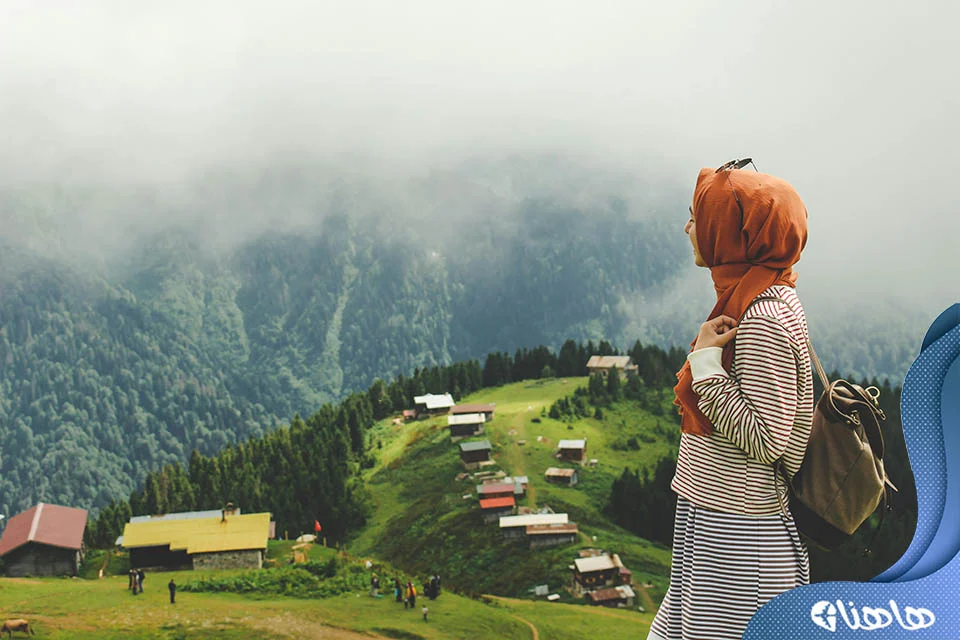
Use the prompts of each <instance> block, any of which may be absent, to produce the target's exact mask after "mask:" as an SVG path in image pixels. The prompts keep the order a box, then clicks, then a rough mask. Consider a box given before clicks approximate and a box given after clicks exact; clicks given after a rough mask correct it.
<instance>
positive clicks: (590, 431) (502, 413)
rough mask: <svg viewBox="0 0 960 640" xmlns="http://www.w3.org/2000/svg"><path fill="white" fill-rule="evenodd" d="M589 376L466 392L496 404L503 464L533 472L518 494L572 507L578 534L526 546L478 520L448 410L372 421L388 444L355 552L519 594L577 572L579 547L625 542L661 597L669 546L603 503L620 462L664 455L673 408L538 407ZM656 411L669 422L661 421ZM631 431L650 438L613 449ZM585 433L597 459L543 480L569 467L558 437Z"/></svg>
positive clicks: (631, 561) (640, 462) (646, 461)
mask: <svg viewBox="0 0 960 640" xmlns="http://www.w3.org/2000/svg"><path fill="white" fill-rule="evenodd" d="M583 384H586V379H585V378H572V379H567V380H548V381H532V382H522V383H516V384H512V385H507V386H504V387H501V388H498V389H492V390H491V389H487V390H483V391H481V392H478V393H476V394H473V395H472V396H470V397H467V398H464V399H463V402H495V403H496V405H497V409H496V417H495V418H494V420H493V421H492V422H490V423H488V424H487V425H486V433H485V436H484V437H487V438H489V439H490V441H491V443H492V444H493V446H494V458H495V459H496V460H497V462H498V464H499V467H498V468H500V469H502V470H504V471H505V472H507V473H508V474H511V475H523V474H525V475H528V476H529V477H530V482H531V490H530V494H529V496H528V497H527V498H526V499H524V500H521V501H520V504H522V505H531V504H532V503H533V502H535V503H536V505H537V506H545V505H549V506H550V507H552V508H553V509H554V510H555V511H557V512H562V511H566V512H568V513H570V516H571V519H572V520H573V521H575V522H577V523H579V524H580V529H581V532H582V533H583V535H582V536H581V543H582V544H580V545H576V546H566V547H559V548H553V549H544V550H537V551H530V550H528V549H527V547H526V546H525V545H523V544H522V543H519V542H518V543H512V544H507V543H504V542H503V541H502V540H501V539H500V536H499V530H498V528H497V526H496V525H495V524H490V525H487V524H484V523H483V521H482V520H481V518H480V515H479V507H478V505H477V503H476V499H475V497H471V498H469V499H464V498H463V497H462V496H464V495H467V494H473V493H474V492H475V482H473V481H471V480H469V479H468V480H464V481H461V482H459V483H458V482H457V481H456V480H455V477H456V475H457V474H458V473H460V472H462V471H463V469H462V468H461V466H460V464H459V458H458V453H457V446H456V445H455V444H453V443H451V442H450V438H449V435H448V433H447V430H446V428H445V425H446V417H445V416H442V417H440V418H433V419H429V420H424V421H419V422H415V423H411V424H407V425H403V426H397V425H393V424H392V422H391V421H389V420H388V421H385V422H384V423H382V424H380V425H378V427H377V428H376V429H375V431H374V434H373V436H374V439H375V441H379V442H380V443H381V445H382V448H381V449H380V450H379V462H378V465H377V466H376V467H374V468H373V469H371V470H370V471H369V473H368V486H369V487H370V489H371V491H372V493H373V495H374V497H375V500H376V503H377V509H376V512H375V514H374V515H373V517H372V518H371V521H370V523H369V524H368V526H367V527H366V528H365V529H364V531H362V532H361V533H360V534H359V535H358V536H357V537H356V539H355V540H353V541H352V543H351V548H350V550H351V552H353V553H365V554H369V555H371V556H377V557H383V558H385V559H388V560H389V561H391V562H393V563H394V564H396V565H398V566H400V567H403V568H404V569H405V570H408V571H411V572H412V573H417V574H420V575H427V574H428V573H429V572H432V571H439V572H440V573H441V575H442V576H443V577H444V580H445V582H446V583H448V584H451V585H456V586H457V588H458V589H460V590H463V591H466V592H470V593H496V594H502V595H511V596H523V595H525V594H527V593H528V592H529V590H530V589H531V588H532V587H533V586H534V585H537V584H544V583H546V584H548V585H549V586H550V588H551V590H554V591H559V590H562V588H563V587H564V586H566V585H568V584H569V583H570V571H569V570H568V568H567V567H568V565H569V564H570V562H571V561H572V559H573V558H574V557H575V554H576V550H577V549H578V548H585V547H588V546H598V547H601V548H604V549H607V550H610V551H615V552H618V553H620V555H621V557H622V558H623V559H624V562H625V563H626V564H627V566H628V567H630V568H631V569H632V570H633V571H634V574H635V575H634V577H635V582H637V583H642V582H647V581H650V582H652V583H653V585H654V588H652V589H650V596H651V597H652V599H653V600H654V601H657V602H659V600H660V599H661V598H662V596H663V593H664V591H665V589H666V586H667V582H668V580H667V575H668V567H669V561H670V556H669V551H668V550H667V549H665V548H663V547H661V546H659V545H653V544H651V543H649V542H647V541H646V540H643V539H641V538H638V537H636V536H634V535H632V534H630V533H628V532H626V531H624V530H623V529H620V528H619V527H616V526H614V525H612V524H611V523H610V522H609V520H608V519H607V518H606V517H605V516H604V514H603V513H602V508H603V505H604V504H605V503H606V500H607V497H608V494H609V491H610V486H611V483H612V481H613V479H614V478H615V477H616V476H617V475H619V474H620V473H621V472H622V471H623V468H624V467H626V466H629V467H631V468H636V467H644V466H649V467H650V468H651V469H652V467H653V465H654V464H655V463H656V461H657V460H658V459H659V458H660V457H661V456H662V455H665V454H667V452H668V451H669V450H670V445H669V444H668V443H667V441H666V439H665V438H664V437H663V436H662V432H663V431H664V429H669V428H673V427H672V426H671V425H668V424H667V419H664V418H659V419H658V418H657V417H656V416H653V415H650V414H648V413H646V412H643V411H642V410H640V409H639V408H638V407H636V406H632V405H627V404H621V405H618V406H617V407H614V408H613V409H611V410H608V411H606V413H605V415H604V420H602V421H598V420H595V419H593V418H589V419H583V420H576V421H572V422H571V421H556V420H551V419H549V418H546V417H543V416H542V415H541V412H542V409H544V408H549V406H550V405H551V404H552V403H553V402H554V401H555V400H556V399H558V398H560V397H563V396H565V395H569V394H571V393H573V390H574V389H575V388H576V387H577V386H580V385H583ZM664 402H667V401H666V400H665V401H664ZM535 419H537V420H539V422H534V420H535ZM658 421H660V422H661V423H663V426H661V427H660V428H659V429H658V427H657V423H658ZM570 427H572V428H570ZM629 435H637V436H642V437H644V438H645V439H646V440H651V441H652V442H649V443H644V444H643V445H642V446H641V447H640V449H639V450H637V451H617V450H614V449H613V448H611V445H612V444H613V443H614V442H615V441H617V440H623V439H625V437H626V436H629ZM538 436H541V437H542V442H537V437H538ZM584 437H585V438H587V439H588V444H587V452H588V457H590V458H597V459H598V460H599V464H598V465H597V467H596V469H582V470H581V471H580V477H581V482H580V484H579V485H578V486H576V487H573V488H567V487H558V486H556V485H552V484H548V483H547V482H546V481H545V480H544V478H543V472H544V470H545V469H546V468H547V467H549V466H564V465H563V464H562V463H559V462H558V461H557V460H555V459H554V458H553V453H554V451H555V447H556V443H557V441H558V440H560V439H563V438H584ZM519 440H526V444H525V445H520V444H518V441H519ZM593 536H596V542H593V540H592V537H593ZM588 543H589V544H588ZM647 602H648V603H649V600H648V601H647Z"/></svg>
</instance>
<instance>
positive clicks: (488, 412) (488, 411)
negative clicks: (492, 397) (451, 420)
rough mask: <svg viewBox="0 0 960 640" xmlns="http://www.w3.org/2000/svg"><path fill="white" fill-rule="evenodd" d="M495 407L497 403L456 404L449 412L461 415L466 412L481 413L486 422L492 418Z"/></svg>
mask: <svg viewBox="0 0 960 640" xmlns="http://www.w3.org/2000/svg"><path fill="white" fill-rule="evenodd" d="M496 408H497V404H496V403H495V402H494V403H490V404H458V405H456V406H454V407H453V408H452V409H450V413H452V414H453V415H455V416H456V415H463V414H467V413H482V414H483V417H484V418H485V419H486V421H487V422H490V421H491V420H493V412H494V409H496Z"/></svg>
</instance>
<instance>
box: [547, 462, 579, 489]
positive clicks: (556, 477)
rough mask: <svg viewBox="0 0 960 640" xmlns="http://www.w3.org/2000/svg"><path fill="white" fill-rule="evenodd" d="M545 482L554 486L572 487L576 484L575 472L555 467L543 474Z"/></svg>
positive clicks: (574, 470)
mask: <svg viewBox="0 0 960 640" xmlns="http://www.w3.org/2000/svg"><path fill="white" fill-rule="evenodd" d="M544 476H545V477H546V480H547V482H553V483H555V484H563V485H566V486H568V487H572V486H574V485H575V484H577V482H578V480H579V479H578V477H577V470H576V469H560V468H557V467H550V468H548V469H547V470H546V472H545V473H544Z"/></svg>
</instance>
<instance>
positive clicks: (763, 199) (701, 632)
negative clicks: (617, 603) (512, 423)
mask: <svg viewBox="0 0 960 640" xmlns="http://www.w3.org/2000/svg"><path fill="white" fill-rule="evenodd" d="M748 162H749V161H736V162H731V163H727V164H725V165H723V166H722V167H720V168H719V169H716V170H714V169H702V170H701V171H700V174H699V176H698V177H697V184H696V187H695V188H694V192H693V202H692V205H691V206H690V219H689V220H688V221H687V223H686V225H685V226H684V231H685V232H686V234H687V235H688V236H689V239H690V243H691V245H692V249H693V252H692V253H693V260H694V262H695V263H696V265H697V266H700V267H705V268H708V269H709V270H710V276H711V279H712V280H713V285H714V289H715V291H716V294H717V299H716V303H715V304H714V307H713V309H712V310H711V311H710V314H709V315H708V317H707V321H706V322H704V323H703V324H702V325H701V326H700V330H699V333H698V335H697V337H696V339H695V340H694V342H693V344H692V345H691V347H692V348H691V352H690V354H689V355H688V356H687V362H686V363H685V364H684V366H683V368H681V369H680V371H679V372H678V373H677V378H678V383H677V386H676V387H675V388H674V392H675V393H676V404H677V405H679V407H680V413H681V436H680V451H679V455H678V458H677V469H676V473H675V474H674V477H673V482H672V485H671V486H672V489H673V491H674V492H676V493H677V494H678V499H677V510H676V517H675V520H674V529H673V551H672V554H673V555H672V562H671V570H670V587H669V589H667V593H666V595H665V596H664V599H663V603H662V604H661V605H660V608H659V610H658V611H657V614H656V616H655V617H654V620H653V623H652V624H651V626H650V633H649V635H648V636H647V638H648V640H663V639H667V640H679V639H681V638H711V640H726V639H739V638H741V637H742V636H743V633H744V630H745V629H746V627H747V623H748V622H749V620H750V618H751V617H753V615H754V614H755V613H756V611H757V609H759V608H760V607H761V606H762V605H764V604H765V603H766V602H768V601H769V600H771V599H773V598H774V597H776V596H777V595H779V594H781V593H783V592H784V591H787V590H788V589H793V588H794V587H799V586H801V585H805V584H807V583H809V582H810V563H809V559H808V555H807V547H806V545H805V544H804V542H803V540H802V539H801V538H800V535H799V534H798V532H797V526H796V523H795V521H794V519H793V515H792V514H791V513H790V512H789V508H788V500H789V496H788V495H785V491H784V490H785V489H786V485H787V481H788V480H789V478H791V477H792V476H793V475H794V474H795V473H796V472H797V470H798V469H799V468H800V463H801V461H802V460H803V457H804V454H805V452H806V447H807V439H808V436H809V434H810V429H811V424H812V421H813V401H814V398H813V377H812V373H811V364H810V353H809V350H808V347H807V322H806V318H805V315H804V312H803V307H802V305H801V304H800V299H799V298H798V297H797V293H796V288H795V282H796V278H797V275H796V273H795V272H794V271H793V265H794V264H796V262H797V261H798V260H800V254H801V251H802V250H803V248H804V246H805V245H806V242H807V209H806V207H805V205H804V204H803V201H802V200H801V199H800V196H799V195H798V194H797V192H796V191H795V190H794V188H793V187H792V186H790V185H789V184H788V183H787V182H785V181H784V180H781V179H780V178H776V177H774V176H771V175H767V174H764V173H759V172H755V171H747V170H742V167H744V166H746V164H748ZM755 303H756V304H755ZM734 345H735V348H734ZM774 462H779V463H780V464H781V465H782V472H783V473H782V475H783V476H785V479H784V478H781V479H779V480H778V479H777V476H778V471H776V470H775V467H774ZM781 498H782V499H783V500H784V504H782V505H781V504H780V499H781Z"/></svg>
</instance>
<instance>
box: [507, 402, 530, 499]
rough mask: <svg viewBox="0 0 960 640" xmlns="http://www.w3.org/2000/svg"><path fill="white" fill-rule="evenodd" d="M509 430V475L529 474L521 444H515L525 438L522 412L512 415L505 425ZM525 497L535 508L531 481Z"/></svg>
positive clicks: (524, 422)
mask: <svg viewBox="0 0 960 640" xmlns="http://www.w3.org/2000/svg"><path fill="white" fill-rule="evenodd" d="M511 431H513V432H514V433H515V435H512V436H510V437H511V438H513V442H512V443H511V446H510V447H509V448H508V449H507V450H506V458H507V461H508V462H509V463H510V475H512V476H513V477H517V476H529V475H530V474H528V473H527V469H526V465H525V464H524V461H523V458H524V455H523V445H519V444H517V441H518V440H526V439H527V421H526V419H525V415H524V414H523V413H519V414H517V415H516V416H514V417H513V419H512V420H511V421H510V423H509V424H508V425H507V434H509V433H510V432H511ZM526 499H527V506H528V507H531V508H533V509H536V508H537V489H536V487H534V485H533V483H532V482H528V483H527V496H526Z"/></svg>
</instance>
